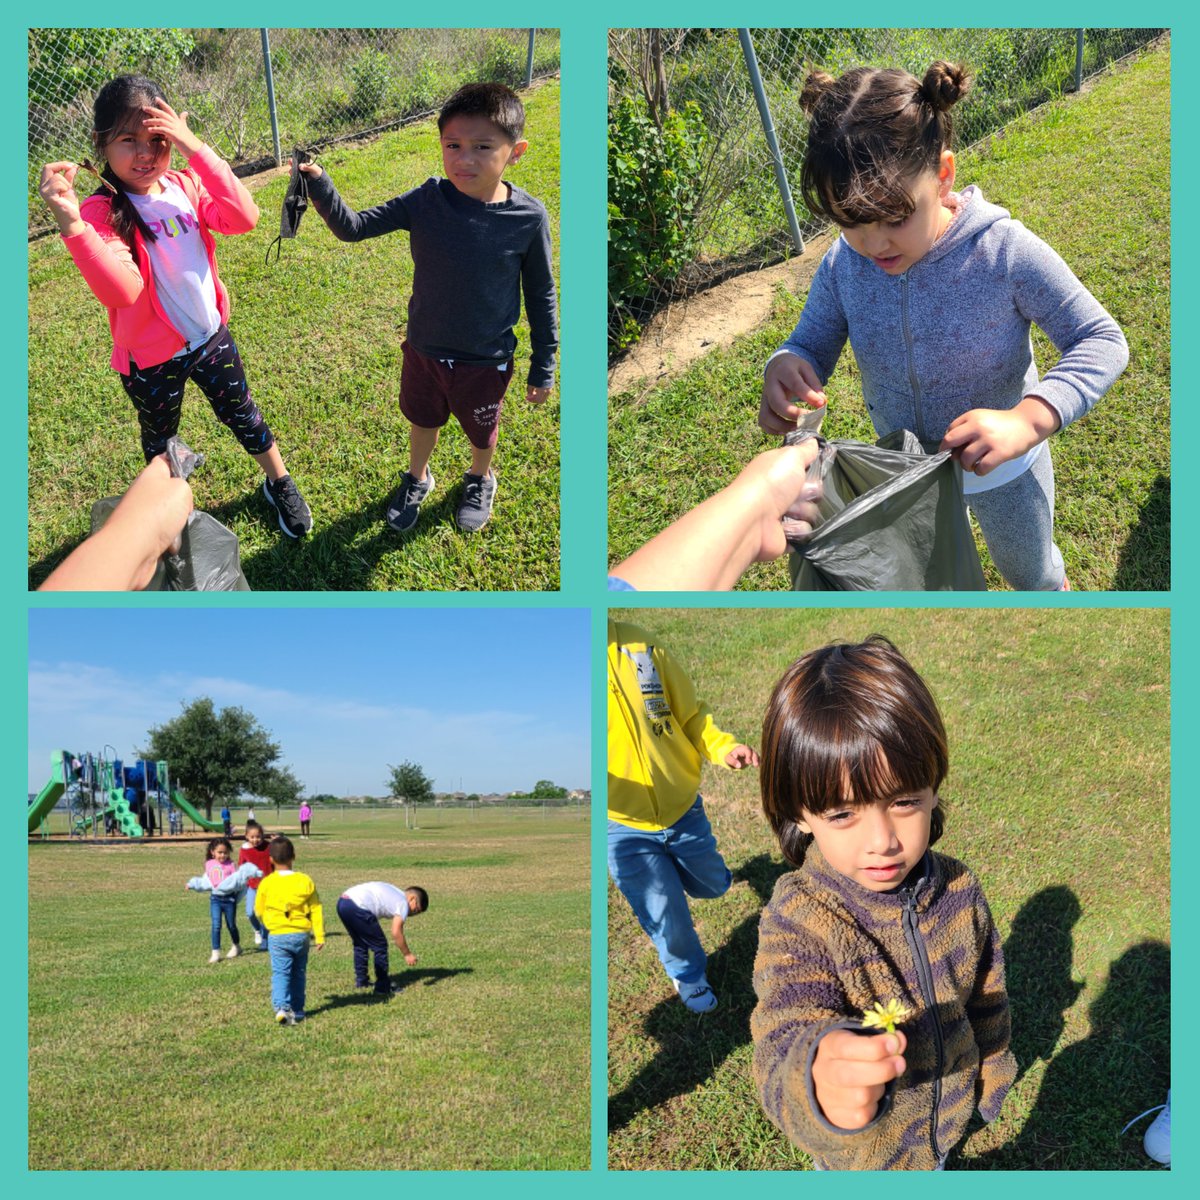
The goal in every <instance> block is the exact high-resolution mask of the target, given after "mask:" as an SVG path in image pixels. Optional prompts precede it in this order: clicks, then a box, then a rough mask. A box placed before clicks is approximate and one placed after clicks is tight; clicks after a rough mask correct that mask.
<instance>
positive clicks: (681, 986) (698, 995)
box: [671, 979, 717, 1013]
mask: <svg viewBox="0 0 1200 1200" xmlns="http://www.w3.org/2000/svg"><path fill="white" fill-rule="evenodd" d="M671 982H672V983H673V984H674V985H675V990H676V991H677V992H678V993H679V998H680V1000H682V1001H683V1004H684V1007H685V1008H686V1009H687V1010H688V1012H694V1013H707V1012H712V1010H713V1009H714V1008H716V1007H717V994H716V992H714V991H713V990H712V988H711V987H709V986H708V980H707V979H701V980H700V982H699V983H684V982H683V980H681V979H672V980H671Z"/></svg>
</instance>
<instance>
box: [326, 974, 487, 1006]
mask: <svg viewBox="0 0 1200 1200" xmlns="http://www.w3.org/2000/svg"><path fill="white" fill-rule="evenodd" d="M473 971H474V968H473V967H430V968H428V969H427V970H423V971H405V972H404V974H403V975H393V976H392V977H391V983H392V990H391V994H390V995H389V996H381V995H377V994H376V993H375V992H373V991H370V990H369V989H367V988H363V989H361V990H359V991H355V992H350V993H348V994H343V995H328V996H326V997H325V1003H324V1004H319V1005H318V1006H317V1007H316V1008H310V1009H309V1010H308V1015H309V1017H315V1016H316V1015H317V1014H318V1013H323V1012H329V1011H330V1010H331V1009H335V1008H356V1007H358V1006H360V1005H367V1004H382V1003H384V1002H385V1001H386V1000H389V999H390V998H391V996H395V995H398V994H399V993H400V992H403V991H405V990H406V989H408V988H410V987H413V986H414V985H415V984H418V983H419V984H421V985H423V986H424V987H432V986H433V985H434V984H435V983H439V982H440V981H441V980H443V979H449V978H450V977H451V976H452V975H470V974H471V973H472V972H473Z"/></svg>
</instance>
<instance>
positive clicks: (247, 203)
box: [41, 75, 312, 537]
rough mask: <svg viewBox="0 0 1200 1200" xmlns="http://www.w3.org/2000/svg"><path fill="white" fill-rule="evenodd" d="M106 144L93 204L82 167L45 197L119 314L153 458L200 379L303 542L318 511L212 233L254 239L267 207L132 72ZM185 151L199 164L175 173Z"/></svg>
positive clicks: (64, 168) (155, 89)
mask: <svg viewBox="0 0 1200 1200" xmlns="http://www.w3.org/2000/svg"><path fill="white" fill-rule="evenodd" d="M94 114H95V129H94V131H93V133H92V140H93V142H94V144H95V147H96V152H97V155H98V156H100V157H101V158H102V159H103V160H104V163H103V164H102V165H103V171H102V174H101V182H100V186H99V187H98V188H97V189H96V191H95V192H94V193H93V194H92V195H91V196H89V197H88V198H87V199H85V200H84V201H83V202H82V203H81V202H80V201H79V199H78V197H77V196H76V194H75V189H74V182H75V178H76V175H77V173H78V172H79V170H80V165H79V164H78V163H71V162H55V163H47V164H46V166H44V167H43V168H42V178H41V194H42V198H43V199H44V200H45V201H46V203H47V204H48V205H49V207H50V211H51V212H52V213H53V214H54V217H55V220H56V221H57V222H58V227H59V229H60V230H61V232H62V236H63V242H64V243H65V245H66V247H67V249H68V251H69V252H70V254H71V257H72V258H73V259H74V260H75V264H76V266H78V267H79V269H80V271H81V272H82V273H83V277H84V279H86V280H87V283H88V286H89V287H90V288H91V289H92V291H93V293H95V296H96V298H97V299H98V300H99V301H100V303H101V304H103V305H104V306H105V308H107V309H108V323H109V328H110V329H111V331H112V338H113V352H112V358H111V360H110V361H111V365H112V367H113V369H114V370H116V371H117V372H118V373H119V374H120V376H121V383H122V384H123V385H124V388H125V391H126V393H127V394H128V396H129V398H130V400H132V401H133V406H134V408H135V409H136V410H137V414H138V422H139V424H140V426H141V436H142V450H143V452H144V453H145V456H146V461H147V462H149V461H150V459H152V458H154V457H155V456H156V455H158V454H161V453H162V452H163V451H164V450H165V448H166V444H167V440H168V438H170V437H171V436H172V435H173V434H174V433H175V432H176V431H177V430H178V428H179V417H180V411H181V409H182V406H183V390H184V384H185V383H186V382H187V380H188V379H191V380H192V381H193V382H194V383H195V384H196V385H197V386H198V387H199V388H200V390H201V391H202V392H203V393H204V395H205V396H206V397H207V398H208V402H209V404H211V405H212V408H213V412H214V413H215V414H216V416H217V418H218V420H220V421H221V422H222V423H223V424H224V425H226V426H227V427H228V428H229V429H230V431H231V432H232V433H233V435H234V436H235V437H236V438H237V439H238V441H239V443H241V445H242V447H243V449H245V450H246V452H247V453H248V454H250V455H252V456H253V457H254V459H255V460H256V461H257V462H258V465H259V466H260V467H261V468H262V470H263V473H264V474H265V475H266V480H265V482H264V484H263V494H264V495H265V496H266V498H267V500H268V501H269V502H270V503H271V505H272V507H273V508H274V509H275V511H276V513H277V514H278V517H279V526H280V528H281V529H282V530H283V531H284V533H286V534H288V535H289V536H290V537H301V536H303V535H304V534H305V533H307V532H308V531H309V530H310V529H311V528H312V515H311V513H310V512H309V510H308V505H307V504H305V502H304V499H303V497H302V496H301V495H300V492H299V489H298V488H297V487H296V485H295V483H293V482H292V479H291V476H290V475H288V473H287V468H286V467H285V466H284V463H283V458H282V457H281V456H280V453H279V450H278V448H277V447H276V445H275V436H274V434H272V432H271V430H270V427H269V426H268V425H267V423H266V420H265V419H264V418H263V415H262V413H261V412H260V411H259V409H258V406H257V405H256V404H255V403H254V401H253V400H252V399H251V396H250V389H249V386H248V384H247V383H246V375H245V372H244V370H243V368H242V362H241V358H240V357H239V355H238V352H237V347H236V346H235V345H234V342H233V338H232V337H231V336H230V333H229V330H228V328H227V327H226V324H225V322H226V321H227V320H228V319H229V296H228V294H227V293H226V291H225V288H224V287H223V286H222V284H221V281H220V278H219V277H218V275H217V259H216V248H215V244H214V241H213V237H212V234H213V232H214V231H215V232H216V233H222V234H235V233H248V232H249V231H250V230H252V229H253V228H254V226H255V224H256V222H257V221H258V208H257V207H256V206H255V204H254V201H253V199H252V198H251V196H250V193H249V192H248V191H246V189H245V188H244V187H243V186H242V184H241V183H240V182H238V180H237V179H236V178H235V177H234V174H233V172H232V171H231V170H230V169H229V166H228V165H227V164H226V163H224V162H222V161H221V159H220V157H219V156H218V155H217V154H216V153H215V152H214V151H213V150H212V149H211V148H210V147H208V146H206V145H205V144H204V143H203V142H201V141H200V140H199V139H198V138H197V137H196V136H195V134H193V133H192V131H191V130H190V129H188V125H187V113H176V112H175V110H174V109H172V108H171V106H170V105H169V104H168V103H167V102H166V100H164V99H163V92H162V89H161V88H160V87H159V86H158V85H157V84H156V83H154V82H153V81H152V80H150V79H147V78H145V77H144V76H141V75H120V76H118V77H117V78H116V79H113V80H111V81H110V82H109V83H107V84H105V85H104V87H103V88H101V89H100V92H99V94H98V95H97V96H96V101H95V106H94ZM172 147H174V148H175V149H176V150H178V151H179V153H180V154H181V155H182V156H183V157H184V158H185V159H186V160H187V166H186V168H185V169H184V170H183V171H173V170H171V149H172Z"/></svg>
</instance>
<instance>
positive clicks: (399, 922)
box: [392, 916, 417, 967]
mask: <svg viewBox="0 0 1200 1200" xmlns="http://www.w3.org/2000/svg"><path fill="white" fill-rule="evenodd" d="M392 941H393V942H395V943H396V949H397V950H399V951H400V953H401V954H403V955H404V961H405V962H406V963H408V965H409V966H410V967H415V966H416V965H417V956H416V955H415V954H414V953H413V952H412V951H411V950H410V949H409V948H408V942H406V941H405V940H404V918H403V917H401V916H395V917H393V918H392Z"/></svg>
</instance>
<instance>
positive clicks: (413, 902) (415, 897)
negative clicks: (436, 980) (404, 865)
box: [337, 883, 429, 996]
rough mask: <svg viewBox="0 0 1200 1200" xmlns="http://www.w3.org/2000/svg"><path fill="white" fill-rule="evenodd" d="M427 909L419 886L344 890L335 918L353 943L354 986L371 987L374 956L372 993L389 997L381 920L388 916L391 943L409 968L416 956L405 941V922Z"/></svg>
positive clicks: (365, 886)
mask: <svg viewBox="0 0 1200 1200" xmlns="http://www.w3.org/2000/svg"><path fill="white" fill-rule="evenodd" d="M428 907H429V894H428V893H427V892H426V891H425V889H424V888H421V887H406V888H398V887H394V886H393V885H392V884H390V883H358V884H355V885H354V887H352V888H347V889H346V890H345V891H344V892H343V893H342V895H341V898H340V899H339V900H338V902H337V915H338V917H339V918H340V920H341V922H342V924H343V925H344V926H345V927H346V932H347V933H348V934H349V935H350V940H351V942H353V943H354V986H355V987H359V988H367V987H370V986H371V978H370V971H369V969H368V965H367V960H368V955H369V954H374V955H375V993H376V995H379V996H390V995H391V993H392V984H391V978H390V976H389V975H388V940H387V937H386V936H385V935H384V932H383V927H382V925H380V923H379V922H380V918H382V917H390V918H391V921H392V941H393V942H395V943H396V948H397V949H398V950H399V951H400V953H401V954H403V955H404V961H405V962H406V963H408V965H409V966H410V967H414V966H416V964H417V956H416V955H415V954H414V953H413V952H412V951H411V950H410V949H409V948H408V942H407V941H405V939H404V922H405V921H407V920H408V918H409V917H415V916H416V915H417V913H423V912H425V910H426V909H427V908H428Z"/></svg>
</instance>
